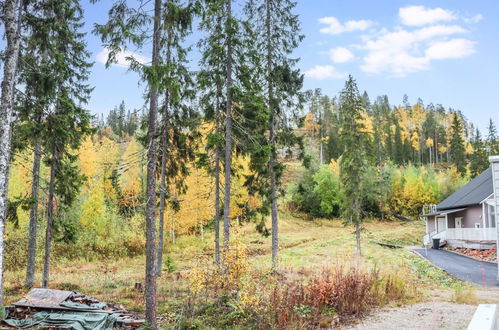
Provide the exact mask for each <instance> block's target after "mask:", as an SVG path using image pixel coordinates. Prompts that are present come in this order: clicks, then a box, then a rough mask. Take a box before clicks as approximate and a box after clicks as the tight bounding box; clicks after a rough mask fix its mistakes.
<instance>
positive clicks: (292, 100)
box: [246, 0, 322, 270]
mask: <svg viewBox="0 0 499 330" xmlns="http://www.w3.org/2000/svg"><path fill="white" fill-rule="evenodd" d="M295 7H296V2H295V1H292V0H251V1H249V2H248V4H247V6H246V9H247V12H248V14H249V17H250V23H251V26H253V28H254V30H255V33H256V51H257V53H259V55H260V56H261V58H262V59H261V62H260V63H261V70H260V72H261V73H262V83H263V86H264V87H263V88H264V97H265V105H266V107H267V108H268V111H269V122H268V132H269V134H268V143H267V144H268V145H269V146H270V155H269V161H268V177H269V179H270V187H269V192H268V198H269V201H270V209H271V218H272V269H273V270H277V268H278V260H277V254H278V250H279V236H278V235H279V229H278V224H279V221H278V209H277V202H278V197H279V192H278V190H279V186H280V176H281V172H282V164H280V163H279V162H278V160H277V143H278V140H281V141H284V140H285V136H287V137H290V135H289V134H287V132H286V130H285V129H283V128H284V126H285V125H283V123H284V122H286V112H285V110H286V108H288V109H289V108H294V107H296V104H297V102H299V101H300V89H301V86H302V80H303V78H302V75H301V74H300V72H299V70H298V69H296V68H295V66H296V63H297V60H296V59H294V58H292V56H291V54H292V52H293V51H294V49H296V48H297V47H298V45H299V43H300V42H301V40H302V39H303V36H302V35H301V34H300V22H299V17H298V15H296V14H294V13H293V10H294V8H295ZM319 113H320V117H321V119H320V120H321V121H322V113H321V112H320V111H319ZM280 129H281V132H280ZM321 158H322V155H321Z"/></svg>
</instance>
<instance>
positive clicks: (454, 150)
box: [450, 113, 466, 176]
mask: <svg viewBox="0 0 499 330" xmlns="http://www.w3.org/2000/svg"><path fill="white" fill-rule="evenodd" d="M463 134H464V131H463V125H462V123H461V119H460V118H459V115H458V114H457V113H454V116H453V119H452V126H451V140H450V160H451V162H452V163H454V165H456V168H457V170H458V172H459V173H460V174H461V175H462V176H465V175H466V154H465V147H464V138H463Z"/></svg>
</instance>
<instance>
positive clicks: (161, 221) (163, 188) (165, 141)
mask: <svg viewBox="0 0 499 330" xmlns="http://www.w3.org/2000/svg"><path fill="white" fill-rule="evenodd" d="M171 38H172V36H171V29H168V37H167V39H168V42H167V49H166V63H170V60H171V45H170V40H171ZM168 102H170V98H169V94H168V91H166V92H165V106H164V109H163V111H164V113H163V134H162V136H161V190H160V194H159V227H158V230H159V233H158V257H157V262H156V272H157V276H161V272H162V269H163V247H164V236H165V207H166V156H167V155H166V147H167V145H168V111H169V103H168Z"/></svg>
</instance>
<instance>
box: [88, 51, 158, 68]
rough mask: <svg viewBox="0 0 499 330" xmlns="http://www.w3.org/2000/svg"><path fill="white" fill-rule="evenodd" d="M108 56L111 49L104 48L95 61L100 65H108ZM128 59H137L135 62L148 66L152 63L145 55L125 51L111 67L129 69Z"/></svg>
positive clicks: (118, 55)
mask: <svg viewBox="0 0 499 330" xmlns="http://www.w3.org/2000/svg"><path fill="white" fill-rule="evenodd" d="M108 56H109V49H107V48H104V49H103V50H101V51H100V52H99V53H98V54H97V55H96V56H95V59H96V60H97V62H99V63H102V64H106V62H107V59H108ZM128 57H133V58H135V60H136V61H137V62H139V63H140V64H146V63H149V62H150V60H149V58H147V57H145V56H143V55H140V54H137V53H134V52H130V51H128V50H125V51H122V52H120V53H118V54H117V55H116V63H112V64H111V65H114V66H119V67H122V68H128V67H129V66H130V61H129V60H128V59H127V58H128Z"/></svg>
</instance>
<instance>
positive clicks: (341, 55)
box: [329, 47, 353, 63]
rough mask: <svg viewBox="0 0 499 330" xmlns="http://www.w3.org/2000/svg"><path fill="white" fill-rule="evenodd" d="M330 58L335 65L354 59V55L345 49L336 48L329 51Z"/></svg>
mask: <svg viewBox="0 0 499 330" xmlns="http://www.w3.org/2000/svg"><path fill="white" fill-rule="evenodd" d="M329 57H330V58H331V60H332V61H333V62H335V63H345V62H348V61H350V60H352V59H353V54H352V52H351V51H349V50H348V49H347V48H345V47H336V48H333V49H330V50H329Z"/></svg>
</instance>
